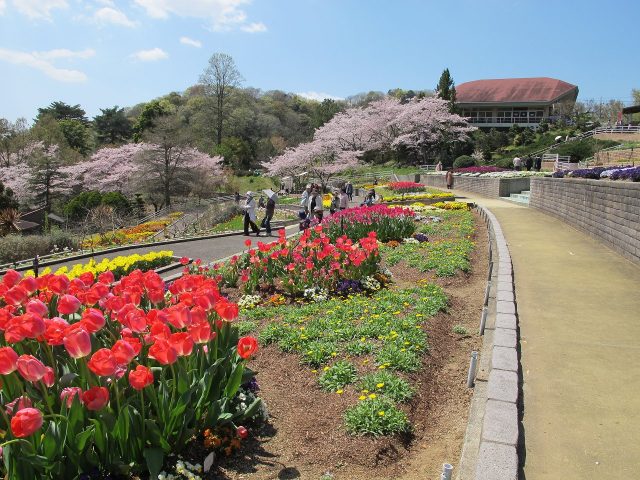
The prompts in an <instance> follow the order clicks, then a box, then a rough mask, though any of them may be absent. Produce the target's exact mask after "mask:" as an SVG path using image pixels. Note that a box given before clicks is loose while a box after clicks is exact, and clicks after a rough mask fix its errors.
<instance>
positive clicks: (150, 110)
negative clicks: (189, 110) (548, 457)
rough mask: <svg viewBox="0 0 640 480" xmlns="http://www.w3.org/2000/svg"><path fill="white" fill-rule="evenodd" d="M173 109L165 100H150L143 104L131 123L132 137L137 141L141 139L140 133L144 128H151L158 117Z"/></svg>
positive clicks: (167, 113)
mask: <svg viewBox="0 0 640 480" xmlns="http://www.w3.org/2000/svg"><path fill="white" fill-rule="evenodd" d="M173 110H174V108H173V106H172V105H171V104H169V103H168V102H166V101H165V102H163V101H160V100H152V101H151V102H149V103H147V104H145V106H144V107H143V108H142V112H140V115H139V116H138V118H137V119H136V121H135V122H134V124H133V139H134V140H135V141H136V142H139V141H140V140H141V139H142V134H143V133H144V132H145V131H146V130H148V129H150V128H153V127H154V126H155V123H156V120H157V119H158V118H160V117H163V116H165V115H169V114H170V113H172V112H173Z"/></svg>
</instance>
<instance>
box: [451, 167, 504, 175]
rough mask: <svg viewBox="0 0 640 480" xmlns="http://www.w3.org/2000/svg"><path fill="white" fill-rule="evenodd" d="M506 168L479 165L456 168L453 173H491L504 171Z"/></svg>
mask: <svg viewBox="0 0 640 480" xmlns="http://www.w3.org/2000/svg"><path fill="white" fill-rule="evenodd" d="M506 171H508V169H507V168H501V167H495V166H493V165H481V166H478V167H464V168H456V169H455V170H454V172H455V173H493V172H506Z"/></svg>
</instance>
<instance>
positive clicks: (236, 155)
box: [216, 137, 253, 171]
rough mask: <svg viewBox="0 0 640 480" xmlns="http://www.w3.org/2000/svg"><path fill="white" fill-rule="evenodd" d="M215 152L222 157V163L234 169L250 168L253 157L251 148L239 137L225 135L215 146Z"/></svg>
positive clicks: (245, 169)
mask: <svg viewBox="0 0 640 480" xmlns="http://www.w3.org/2000/svg"><path fill="white" fill-rule="evenodd" d="M216 153H217V154H218V155H221V156H222V157H223V158H224V163H225V164H226V165H229V166H231V167H232V168H233V169H234V170H236V171H237V170H241V171H242V170H244V171H247V170H249V169H250V168H251V163H252V162H251V160H252V158H253V155H252V152H251V148H250V147H249V145H248V144H247V142H245V141H244V140H242V139H241V138H238V137H225V138H224V139H223V140H222V143H221V144H220V145H218V146H217V147H216Z"/></svg>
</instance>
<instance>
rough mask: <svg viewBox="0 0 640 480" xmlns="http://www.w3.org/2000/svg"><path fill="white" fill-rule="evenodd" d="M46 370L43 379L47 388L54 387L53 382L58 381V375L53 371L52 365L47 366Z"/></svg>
mask: <svg viewBox="0 0 640 480" xmlns="http://www.w3.org/2000/svg"><path fill="white" fill-rule="evenodd" d="M45 370H46V372H45V374H44V377H42V381H43V382H44V384H45V385H46V386H47V388H51V387H53V384H54V383H56V375H55V372H54V371H53V368H51V367H46V368H45Z"/></svg>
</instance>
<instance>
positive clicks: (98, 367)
mask: <svg viewBox="0 0 640 480" xmlns="http://www.w3.org/2000/svg"><path fill="white" fill-rule="evenodd" d="M87 365H88V366H89V369H90V370H91V371H92V372H93V373H95V374H96V375H98V376H100V377H110V376H112V375H114V374H115V373H116V368H117V367H118V364H117V362H116V357H114V356H113V353H111V350H109V349H108V348H101V349H100V350H98V351H97V352H96V353H94V354H93V355H92V356H91V360H89V363H88V364H87ZM85 393H86V392H85Z"/></svg>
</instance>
